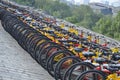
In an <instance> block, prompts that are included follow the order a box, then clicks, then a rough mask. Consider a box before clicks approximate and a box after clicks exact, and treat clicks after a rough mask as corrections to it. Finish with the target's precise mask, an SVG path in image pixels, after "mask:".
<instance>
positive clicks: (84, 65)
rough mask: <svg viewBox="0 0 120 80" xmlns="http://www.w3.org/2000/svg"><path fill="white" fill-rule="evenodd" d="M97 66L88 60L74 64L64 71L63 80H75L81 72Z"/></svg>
mask: <svg viewBox="0 0 120 80" xmlns="http://www.w3.org/2000/svg"><path fill="white" fill-rule="evenodd" d="M94 68H95V66H94V65H92V64H91V63H88V62H80V63H76V64H73V65H72V66H71V67H69V68H68V70H67V71H66V72H65V73H64V76H63V80H75V79H76V78H77V76H79V74H81V73H82V72H84V71H87V70H91V69H94Z"/></svg>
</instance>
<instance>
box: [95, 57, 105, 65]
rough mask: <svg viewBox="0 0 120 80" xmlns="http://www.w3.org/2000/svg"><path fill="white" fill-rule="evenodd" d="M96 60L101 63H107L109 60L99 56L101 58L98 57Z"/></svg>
mask: <svg viewBox="0 0 120 80" xmlns="http://www.w3.org/2000/svg"><path fill="white" fill-rule="evenodd" d="M95 61H96V62H97V63H99V64H103V63H105V62H106V61H107V60H106V59H104V58H101V57H99V58H96V59H95Z"/></svg>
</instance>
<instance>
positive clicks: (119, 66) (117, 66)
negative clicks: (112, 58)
mask: <svg viewBox="0 0 120 80" xmlns="http://www.w3.org/2000/svg"><path fill="white" fill-rule="evenodd" d="M109 67H111V68H118V69H120V64H109Z"/></svg>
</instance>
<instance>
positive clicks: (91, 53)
mask: <svg viewBox="0 0 120 80" xmlns="http://www.w3.org/2000/svg"><path fill="white" fill-rule="evenodd" d="M83 55H84V56H85V57H92V56H95V53H93V52H83Z"/></svg>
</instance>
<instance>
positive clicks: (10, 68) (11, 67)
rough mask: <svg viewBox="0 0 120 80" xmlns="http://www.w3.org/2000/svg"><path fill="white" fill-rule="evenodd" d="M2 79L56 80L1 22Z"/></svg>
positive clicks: (0, 71)
mask: <svg viewBox="0 0 120 80" xmlns="http://www.w3.org/2000/svg"><path fill="white" fill-rule="evenodd" d="M0 80H54V79H53V78H52V77H51V76H50V75H49V74H48V73H47V71H46V70H44V69H43V68H42V67H41V66H40V65H39V64H38V63H37V62H36V61H35V60H33V59H32V57H31V56H30V55H29V54H28V53H27V52H26V51H25V50H23V49H22V48H21V47H20V46H19V45H18V44H17V42H16V41H15V40H14V39H13V38H12V37H11V36H10V35H9V34H8V33H7V32H5V30H4V29H3V28H2V26H1V24H0Z"/></svg>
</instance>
